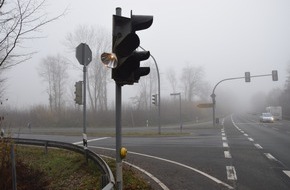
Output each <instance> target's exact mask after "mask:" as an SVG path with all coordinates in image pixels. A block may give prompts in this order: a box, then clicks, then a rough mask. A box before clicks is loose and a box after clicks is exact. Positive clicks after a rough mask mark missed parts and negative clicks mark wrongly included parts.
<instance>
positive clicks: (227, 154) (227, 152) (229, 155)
mask: <svg viewBox="0 0 290 190" xmlns="http://www.w3.org/2000/svg"><path fill="white" fill-rule="evenodd" d="M224 154H225V158H232V155H231V153H230V151H227V150H226V151H224Z"/></svg>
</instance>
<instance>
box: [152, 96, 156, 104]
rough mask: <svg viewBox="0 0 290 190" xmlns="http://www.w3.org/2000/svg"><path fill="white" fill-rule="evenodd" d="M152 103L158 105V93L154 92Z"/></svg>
mask: <svg viewBox="0 0 290 190" xmlns="http://www.w3.org/2000/svg"><path fill="white" fill-rule="evenodd" d="M152 104H154V105H155V106H157V94H153V95H152Z"/></svg>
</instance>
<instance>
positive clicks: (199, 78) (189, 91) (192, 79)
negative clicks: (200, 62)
mask: <svg viewBox="0 0 290 190" xmlns="http://www.w3.org/2000/svg"><path fill="white" fill-rule="evenodd" d="M180 79H181V87H182V89H183V92H184V96H185V98H186V100H187V101H193V98H194V97H195V96H200V95H201V94H202V91H203V89H202V87H203V84H204V70H203V67H194V66H189V65H188V66H186V67H184V68H183V70H182V75H181V78H180Z"/></svg>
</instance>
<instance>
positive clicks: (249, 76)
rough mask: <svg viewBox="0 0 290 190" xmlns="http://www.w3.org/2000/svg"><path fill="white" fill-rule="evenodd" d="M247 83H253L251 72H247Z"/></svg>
mask: <svg viewBox="0 0 290 190" xmlns="http://www.w3.org/2000/svg"><path fill="white" fill-rule="evenodd" d="M245 81H246V82H251V74H250V72H245Z"/></svg>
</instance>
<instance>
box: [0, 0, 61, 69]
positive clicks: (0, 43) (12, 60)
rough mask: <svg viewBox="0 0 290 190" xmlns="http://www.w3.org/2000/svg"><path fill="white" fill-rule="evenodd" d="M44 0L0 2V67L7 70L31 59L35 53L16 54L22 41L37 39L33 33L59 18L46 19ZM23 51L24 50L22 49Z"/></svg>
mask: <svg viewBox="0 0 290 190" xmlns="http://www.w3.org/2000/svg"><path fill="white" fill-rule="evenodd" d="M45 3H46V0H40V1H39V0H9V1H6V0H0V15H1V18H0V67H2V68H1V69H5V68H9V67H12V66H14V65H17V64H19V63H22V62H24V61H26V60H28V59H30V58H31V56H32V55H33V54H34V53H35V52H23V53H19V52H18V53H17V52H16V51H15V50H16V48H21V46H20V44H21V43H23V42H24V41H27V40H31V39H33V38H37V37H36V36H35V32H39V29H40V28H41V27H42V26H44V25H46V24H48V23H49V22H52V21H54V20H56V19H58V18H59V17H61V16H62V15H63V14H64V13H63V14H60V15H59V16H56V17H53V18H48V16H47V13H46V12H45V11H43V9H44V7H45ZM22 50H24V48H22Z"/></svg>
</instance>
